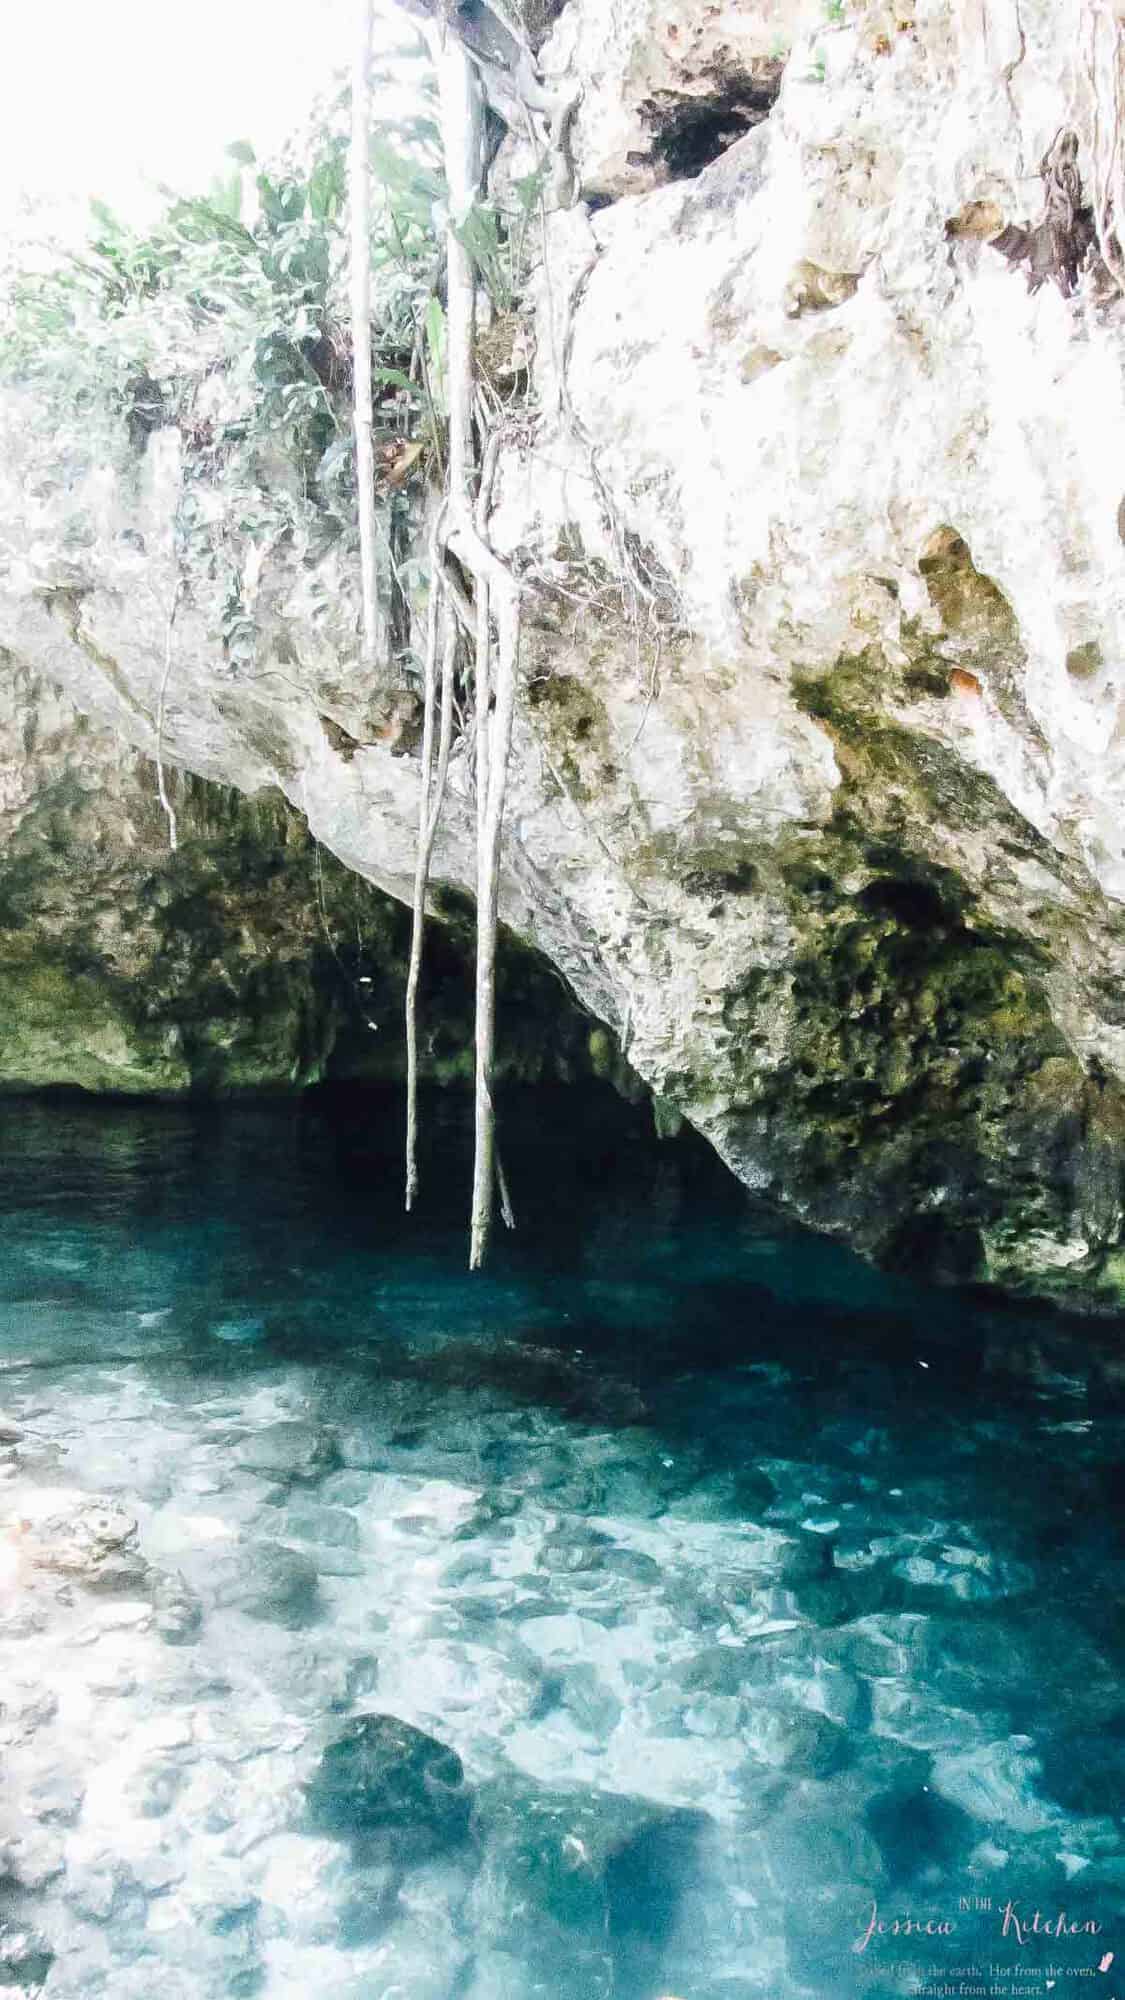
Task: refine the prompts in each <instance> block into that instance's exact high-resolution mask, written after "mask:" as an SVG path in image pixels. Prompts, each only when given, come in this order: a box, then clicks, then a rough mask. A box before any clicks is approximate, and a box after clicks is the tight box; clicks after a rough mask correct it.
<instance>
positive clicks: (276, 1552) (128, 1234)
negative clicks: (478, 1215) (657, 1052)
mask: <svg viewBox="0 0 1125 2000" xmlns="http://www.w3.org/2000/svg"><path fill="white" fill-rule="evenodd" d="M400 1115H401V1114H400V1106H399V1104H398V1103H397V1101H391V1100H389V1099H383V1098H381V1097H370V1098H367V1099H364V1100H358V1101H356V1102H353V1103H351V1104H350V1105H349V1104H344V1103H341V1102H340V1101H339V1100H337V1101H336V1102H335V1103H334V1104H332V1105H323V1104H322V1105H320V1106H316V1105H313V1104H306V1105H305V1106H304V1107H299V1108H294V1107H287V1108H277V1109H269V1110H238V1111H229V1112H225V1113H221V1114H220V1113H215V1112H212V1113H203V1112H192V1111H187V1110H176V1111H171V1110H161V1109H158V1108H154V1107H143V1108H137V1109H128V1110H127V1109H107V1108H104V1107H103V1108H97V1107H92V1106H76V1105H73V1104H64V1103H55V1104H48V1103H44V1102H42V1101H39V1102H36V1103H34V1104H28V1103H16V1102H9V1103H7V1104H5V1105H3V1106H0V1701H2V1704H3V1707H2V1711H0V1744H2V1747H3V1759H4V1762H3V1795H2V1799H0V1870H2V1873H0V1989H3V1988H4V1986H5V1981H6V1982H7V1986H8V1987H10V1988H14V1990H16V1991H17V1992H19V1991H21V1990H22V1991H23V1992H26V1993H32V1992H42V1993H43V1994H44V1995H45V1996H47V2000H62V1996H67V2000H79V1996H81V2000H96V1996H101V1995H104V1996H107V2000H133V1996H136V2000H140V1997H141V1996H145V2000H149V1996H154V1995H159V1996H160V2000H230V1996H235V1995H262V1996H265V2000H303V1996H306V1995H309V1996H316V2000H532V1997H533V1996H548V1995H549V1996H552V2000H599V1996H607V2000H609V1996H613V2000H660V1996H677V2000H802V1996H807V1995H808V1996H817V2000H869V1996H875V1995H880V1996H882V1995H896V1994H910V1993H928V1994H930V1995H934V1996H939V1995H942V1994H943V1993H952V1992H962V1993H976V1992H981V1993H983V1992H989V1993H993V1994H996V1995H1000V1994H1004V1995H1008V1996H1015V1995H1017V1994H1022V1993H1044V1994H1045V1993H1046V1992H1048V1991H1053V1990H1058V1991H1059V1993H1060V1994H1063V1995H1065V1994H1067V1993H1071V1994H1072V1993H1073V1992H1074V1991H1075V1984H1074V1982H1075V1981H1076V1980H1078V1979H1081V1980H1082V1981H1083V1982H1084V1984H1083V1986H1081V1987H1079V1988H1078V1989H1077V1990H1079V1991H1083V1990H1086V1991H1090V1992H1094V1993H1097V1994H1098V1995H1099V1996H1101V2000H1118V1996H1119V1994H1120V1993H1125V1985H1123V1984H1122V1983H1121V1980H1120V1979H1117V1980H1116V1982H1115V1975H1116V1973H1117V1971H1118V1967H1117V1966H1116V1965H1114V1964H1112V1963H1111V1964H1110V1965H1108V1966H1107V1969H1106V1970H1105V1971H1104V1972H1103V1971H1099V1970H1098V1967H1099V1965H1100V1964H1102V1962H1103V1961H1104V1960H1105V1958H1106V1955H1107V1953H1109V1952H1114V1953H1115V1955H1116V1956H1117V1957H1118V1958H1120V1959H1122V1960H1125V1932H1123V1929H1122V1922H1121V1919H1122V1905H1123V1902H1125V1853H1123V1848H1122V1815H1123V1811H1125V1790H1123V1784H1122V1780H1123V1778H1125V1693H1123V1691H1122V1687H1121V1682H1120V1664H1121V1658H1122V1651H1123V1638H1125V1610H1123V1602H1125V1590H1123V1584H1125V1562H1123V1555H1125V1513H1123V1508H1122V1501H1123V1499H1125V1467H1123V1465H1122V1452H1121V1445H1122V1435H1123V1424H1125V1347H1123V1344H1122V1329H1121V1328H1119V1327H1113V1326H1107V1325H1104V1324H1103V1325H1099V1326H1088V1327H1082V1326H1079V1327H1075V1326H1073V1325H1068V1324H1067V1323H1065V1322H1063V1321H1061V1320H1057V1319H1052V1318H1051V1317H1050V1316H1048V1315H1046V1314H1043V1313H1038V1312H1035V1311H1029V1310H1016V1309H1012V1308H1007V1309H1005V1308H1001V1307H998V1306H996V1305H994V1304H993V1305H990V1304H988V1303H985V1302H981V1301H980V1300H976V1299H968V1298H964V1297H958V1296H953V1295H940V1294H932V1293H926V1292H923V1291H920V1290H915V1289H914V1288H913V1287H911V1286H910V1285H909V1284H908V1283H907V1282H905V1281H890V1280H885V1279H882V1278H879V1277H878V1276H876V1275H875V1274H873V1273H872V1272H870V1271H868V1270H866V1269H865V1268H864V1267H862V1266H861V1265H859V1264H857V1263H856V1262H855V1261H854V1260H852V1259H851V1258H849V1257H848V1256H847V1255H846V1254H845V1253H844V1252H842V1251H841V1250H839V1249H837V1248H835V1247H833V1246H831V1245H828V1244H825V1243H823V1242H820V1241H816V1240H809V1239H808V1238H805V1237H804V1236H802V1235H800V1234H798V1233H795V1232H784V1231H782V1230H780V1229H779V1227H778V1225H777V1224H776V1223H773V1222H771V1221H770V1220H769V1219H768V1218H766V1217H763V1216H762V1215H761V1214H759V1213H757V1212H755V1211H754V1210H753V1209H751V1208H750V1207H748V1206H747V1205H746V1203H745V1201H744V1199H743V1197H742V1195H741V1194H740V1192H739V1191H738V1190H737V1189H735V1188H734V1187H733V1186H732V1185H731V1184H730V1182H729V1181H728V1180H727V1179H726V1178H725V1176H723V1174H722V1173H721V1171H720V1170H719V1169H717V1168H716V1167H714V1166H713V1165H712V1164H710V1163H709V1162H708V1161H707V1160H706V1159H705V1158H704V1157H703V1155H702V1153H701V1151H700V1150H699V1149H697V1148H695V1147H694V1146H692V1145H686V1146H684V1145H680V1144H676V1145H673V1146H669V1145H665V1146H660V1145H658V1144H656V1142H654V1141H653V1140H652V1139H651V1138H650V1137H649V1136H648V1134H647V1130H646V1126H645V1121H644V1119H643V1117H641V1116H640V1115H639V1114H631V1113H628V1112H627V1111H625V1110H624V1109H623V1108H622V1107H617V1106H615V1105H613V1104H606V1103H605V1102H603V1101H601V1100H590V1101H586V1100H579V1099H578V1098H576V1097H574V1096H570V1097H565V1096H560V1097H557V1098H556V1097H552V1096H548V1095H543V1094H540V1095H539V1096H537V1097H535V1098H532V1099H530V1100H525V1101H522V1102H520V1103H516V1104H514V1105H513V1106H512V1107H511V1112H510V1116H509V1118H508V1121H507V1126H506V1131H505V1145H506V1151H507V1156H508V1157H507V1165H508V1171H509V1177H510V1179H511V1181H512V1184H513V1191H514V1195H515V1199H516V1203H517V1208H518V1210H519V1213H520V1223H521V1226H520V1229H519V1231H518V1233H517V1235H516V1236H515V1237H514V1238H512V1239H509V1240H504V1241H501V1242H500V1243H499V1244H498V1246H497V1254H496V1257H495V1259H494V1263H493V1266H492V1268H491V1270H490V1271H489V1273H488V1274H487V1275H485V1276H484V1277H478V1278H469V1277H468V1275H467V1274H466V1273H465V1271H464V1268H463V1259H464V1249H465V1241H464V1214H463V1209H464V1194H465V1189H466V1186H467V1159H468V1133H467V1131H466V1129H465V1124H464V1107H462V1106H459V1105H457V1104H454V1103H453V1102H452V1101H450V1100H446V1101H444V1102H442V1103H439V1104H437V1105H431V1106H430V1107H429V1114H428V1140H427V1148H426V1156H425V1161H424V1167H425V1174H426V1192H425V1197H424V1200H423V1204H422V1209H421V1212H420V1213H419V1214H418V1215H417V1216H416V1217H414V1218H412V1219H410V1220H408V1219H407V1218H405V1217H403V1216H402V1214H401V1212H400V1207H399V1179H400V1169H399V1161H398V1144H399V1136H400ZM134 1524H135V1533H134V1532H133V1529H134ZM364 1717H367V1718H382V1720H376V1721H363V1720H362V1718H364ZM387 1718H390V1720H389V1721H388V1720H387ZM403 1725H409V1727H407V1728H404V1727H403ZM439 1746H440V1747H439ZM447 1753H452V1756H450V1755H448V1754H447ZM1009 1903H1010V1904H1011V1910H1010V1911H1009V1915H1008V1925H1007V1935H1004V1912H1005V1906H1006V1905H1008V1904H1009ZM1037 1909H1038V1911H1039V1912H1040V1919H1039V1927H1038V1928H1037V1929H1033V1928H1032V1926H1033V1921H1034V1913H1035V1911H1036V1910H1037ZM1062 1911H1065V1925H1066V1928H1065V1929H1064V1932H1063V1935H1062V1936H1061V1937H1060V1936H1057V1935H1054V1934H1052V1933H1051V1932H1047V1931H1045V1930H1044V1928H1043V1926H1044V1925H1045V1924H1046V1923H1047V1922H1048V1921H1049V1922H1050V1923H1051V1924H1052V1925H1053V1926H1054V1925H1056V1923H1057V1920H1058V1918H1059V1914H1060V1912H1062ZM873 1914H874V1917H875V1920H876V1922H877V1923H881V1924H883V1925H886V1926H888V1927H890V1926H892V1925H893V1924H894V1923H895V1921H896V1920H897V1921H898V1923H899V1925H900V1930H899V1933H898V1934H897V1935H896V1934H895V1932H894V1931H893V1929H891V1928H887V1929H885V1930H882V1931H880V1930H879V1929H877V1928H875V1929H872V1928H871V1925H872V1917H873ZM907 1920H909V1921H910V1922H911V1923H912V1924H913V1925H926V1924H928V1925H929V1926H930V1930H929V1932H928V1933H927V1932H925V1931H923V1932H922V1933H921V1934H920V1935H919V1934H918V1933H917V1932H916V1931H910V1932H906V1931H904V1930H903V1929H902V1928H901V1926H903V1925H904V1924H905V1923H906V1922H907ZM943 1926H944V1927H945V1928H942V1927H943ZM1071 1926H1091V1928H1088V1929H1087V1928H1081V1929H1072V1928H1070V1927H1071ZM865 1939H866V1943H864V1940H865ZM861 1945H862V1946H863V1949H856V1947H857V1946H861ZM1051 1978H1053V1979H1054V1986H1053V1987H1049V1986H1048V1980H1049V1979H1051Z"/></svg>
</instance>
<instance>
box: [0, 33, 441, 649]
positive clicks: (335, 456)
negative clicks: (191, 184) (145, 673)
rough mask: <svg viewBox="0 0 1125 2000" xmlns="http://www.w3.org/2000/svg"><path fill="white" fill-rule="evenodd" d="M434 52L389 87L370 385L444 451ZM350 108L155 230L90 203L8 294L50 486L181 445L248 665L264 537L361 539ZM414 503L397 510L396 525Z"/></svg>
mask: <svg viewBox="0 0 1125 2000" xmlns="http://www.w3.org/2000/svg"><path fill="white" fill-rule="evenodd" d="M421 54H422V45H421V44H419V45H418V46H417V47H416V48H412V49H409V50H396V51H394V52H393V54H392V55H390V56H388V57H387V58H386V65H385V74H384V75H382V76H381V77H379V78H378V79H377V95H378V96H379V97H382V98H383V100H384V101H386V102H389V103H392V104H396V105H398V104H401V105H402V106H403V107H404V109H403V112H402V114H401V115H399V116H392V117H389V118H388V119H387V120H386V122H385V123H383V124H381V125H379V126H377V128H376V129H375V131H374V132H373V134H372V163H373V166H374V169H375V174H376V179H377V185H378V187H379V188H380V189H381V198H380V199H377V200H376V201H375V202H374V203H373V226H372V242H371V262H372V304H373V349H374V351H373V372H374V379H375V382H376V385H377V387H376V403H377V408H376V413H375V414H376V426H377V434H378V435H379V436H380V437H381V439H382V441H383V442H384V443H385V444H386V445H387V446H388V448H390V447H392V446H393V445H394V444H395V442H396V441H397V440H400V439H401V440H406V441H415V442H417V441H418V440H419V439H420V440H422V442H423V443H424V444H425V446H426V447H427V450H432V451H433V452H435V453H437V454H439V455H440V450H441V440H440V435H439V432H440V423H441V416H442V411H443V397H442V393H441V372H442V363H443V348H444V320H443V314H442V309H441V305H440V299H439V282H440V258H439V251H438V239H437V233H436V229H435V220H434V209H435V205H436V204H438V203H440V201H441V200H442V198H443V196H444V183H443V179H442V173H441V145H440V134H439V131H438V127H437V124H436V121H435V120H434V119H433V117H432V116H431V115H430V110H429V102H428V95H429V91H430V88H431V85H430V83H429V80H428V79H429V72H428V68H427V69H425V70H423V67H422V63H421V61H420V57H421ZM348 112H349V106H348V93H347V90H346V89H344V88H341V89H340V90H338V91H337V92H336V93H335V94H334V95H333V96H332V97H331V98H330V99H329V100H328V101H327V102H326V103H324V104H322V105H321V106H320V107H318V109H317V112H316V114H315V116H314V119H313V120H312V122H311V125H310V130H309V132H308V134H307V135H306V137H305V138H304V140H303V141H302V142H300V143H297V144H294V145H292V146H291V147H290V148H288V149H287V152H286V153H285V155H284V156H283V157H282V158H281V160H280V161H278V162H276V163H270V164H260V163H259V162H258V161H257V159H256V158H255V155H254V152H253V150H252V148H251V147H250V146H249V145H248V144H246V143H245V142H239V143H237V144H235V145H234V146H232V147H231V148H230V149H229V155H230V161H231V166H230V170H229V172H228V173H226V174H224V176H223V177H222V178H220V179H219V180H217V181H216V182H215V183H213V185H212V186H211V188H210V189H209V191H208V193H207V194H206V195H205V196H202V197H195V198H191V199H184V198H175V197H172V196H170V197H169V201H168V206H167V209H166V210H165V212H164V214H163V215H162V216H161V218H160V220H159V221H158V222H157V223H156V224H155V225H154V226H152V227H150V228H148V229H144V230H139V229H136V228H134V227H133V226H131V225H130V224H129V223H127V222H125V221H123V220H122V219H121V218H120V217H118V216H117V215H115V214H113V213H112V212H111V211H110V210H109V209H108V208H107V207H106V206H105V205H104V204H102V203H99V202H94V203H92V204H91V227H90V236H89V241H88V242H87V243H85V244H83V245H82V246H81V248H80V249H78V250H77V251H76V250H74V249H73V248H72V247H69V246H63V247H59V246H57V245H55V246H51V247H50V248H49V249H48V250H47V251H46V253H40V255H39V256H38V257H37V259H36V260H35V263H36V264H37V266H38V268H31V269H27V268H25V269H23V270H20V271H16V272H15V273H13V274H12V275H11V276H10V278H9V280H8V282H7V284H6V285H5V287H4V288H3V296H2V298H0V373H2V375H3V376H4V377H6V378H7V379H8V381H9V382H14V383H15V384H17V385H19V386H20V387H21V388H23V389H25V390H27V391H30V392H31V396H32V399H33V407H34V408H35V409H36V411H37V413H38V414H37V424H38V427H39V428H40V429H41V432H42V458H43V461H44V472H45V475H46V476H48V477H49V476H51V472H52V469H53V472H54V474H55V475H57V477H58V479H59V480H60V481H65V479H66V477H67V474H68V467H71V466H75V465H78V464H80V463H82V462H85V463H86V464H87V465H91V464H93V465H97V464H99V463H100V464H111V465H116V466H117V467H118V469H119V470H124V469H127V467H128V464H129V462H130V457H131V456H132V457H133V458H135V456H136V454H137V451H138V448H139V447H140V446H142V445H143V444H144V443H145V441H146V440H147V438H148V437H149V436H150V435H151V434H152V433H155V432H157V431H161V430H164V429H166V428H167V427H169V426H174V427H176V428H177V429H178V431H179V433H180V437H181V439H182V442H183V466H184V478H183V481H182V486H181V497H180V502H179V506H178V510H177V515H176V519H175V522H174V524H173V532H174V539H175V544H176V549H177V553H178V555H179V557H180V560H181V562H182V563H183V564H184V565H185V567H188V566H190V568H191V571H192V572H193V574H194V575H196V576H198V575H200V574H201V573H206V574H209V576H210V577H211V579H212V582H213V584H214V586H215V591H216V595H217V598H218V601H219V602H220V603H221V604H222V606H223V610H222V627H223V635H224V639H225V641H226V651H227V656H228V659H229V662H230V664H231V667H232V668H234V669H237V668H238V667H239V666H240V665H242V664H245V663H246V662H247V661H248V660H249V658H250V657H251V655H252V652H253V647H254V639H255V635H254V627H253V620H252V618H250V617H248V616H247V615H246V613H245V612H244V610H243V607H242V604H241V581H240V580H241V577H242V574H243V571H244V568H245V560H246V546H247V543H248V542H251V543H257V544H259V545H261V544H269V543H276V542H277V541H279V540H280V539H282V538H284V539H285V540H286V542H287V544H288V545H289V546H290V547H296V548H297V549H298V550H300V549H307V550H308V551H309V553H310V554H311V555H316V554H317V553H318V552H322V551H323V548H324V547H325V546H326V544H327V543H328V542H329V541H331V540H333V539H335V538H336V537H339V536H341V535H343V536H346V537H350V536H351V535H353V534H354V532H355V506H354V483H355V468H354V445H353V435H352V424H351V415H350V402H351V390H352V347H351V328H350V325H349V323H348V311H347V275H348V273H347V265H348V253H349V243H348V231H347V216H346V195H347V147H348ZM414 456H415V462H416V463H417V464H418V466H419V470H424V467H425V462H426V454H424V453H422V452H416V453H415V455H414ZM403 504H405V503H404V501H403V499H402V496H401V495H397V496H396V495H393V494H392V495H391V496H390V498H389V500H388V509H387V511H388V512H389V511H393V509H394V508H395V507H396V506H399V507H401V506H402V505H403ZM388 532H389V527H388Z"/></svg>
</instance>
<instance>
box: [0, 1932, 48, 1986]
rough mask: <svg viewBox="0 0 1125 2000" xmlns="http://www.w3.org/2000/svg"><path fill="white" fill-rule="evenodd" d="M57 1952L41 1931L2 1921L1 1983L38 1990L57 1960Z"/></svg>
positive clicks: (2, 1984) (0, 1947)
mask: <svg viewBox="0 0 1125 2000" xmlns="http://www.w3.org/2000/svg"><path fill="white" fill-rule="evenodd" d="M54 1959H55V1954H54V1952H53V1950H52V1949H51V1946H50V1945H49V1944H48V1942H47V1940H46V1938H45V1937H44V1936H43V1934H42V1932H41V1931H37V1930H22V1929H20V1928H19V1927H18V1926H17V1925H15V1924H9V1923H3V1922H0V1986H18V1987H21V1988H22V1989H23V1990H24V1992H37V1991H39V1990H40V1989H41V1988H42V1986H43V1984H44V1982H45V1981H46V1978H47V1975H48V1973H49V1972H50V1970H51V1966H52V1965H53V1963H54Z"/></svg>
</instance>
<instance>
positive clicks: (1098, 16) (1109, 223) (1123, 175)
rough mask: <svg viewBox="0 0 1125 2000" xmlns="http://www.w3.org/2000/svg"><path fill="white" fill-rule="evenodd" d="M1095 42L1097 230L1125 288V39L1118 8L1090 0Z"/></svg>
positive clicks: (1090, 78) (1090, 73) (1090, 71)
mask: <svg viewBox="0 0 1125 2000" xmlns="http://www.w3.org/2000/svg"><path fill="white" fill-rule="evenodd" d="M1085 11H1086V12H1087V13H1088V15H1089V23H1090V44H1089V55H1088V58H1087V76H1086V81H1087V83H1088V85H1089V89H1090V92H1091V96H1092V99H1093V115H1092V120H1091V127H1092V136H1091V142H1090V148H1091V152H1092V155H1093V163H1094V165H1093V177H1092V181H1093V184H1092V190H1091V192H1092V203H1093V211H1094V229H1095V231H1096V233H1097V239H1098V249H1099V251H1100V253H1101V258H1102V262H1103V263H1104V264H1105V266H1106V269H1107V270H1108V271H1109V273H1110V275H1111V276H1112V278H1113V279H1114V281H1115V283H1116V285H1117V287H1118V290H1119V291H1122V292H1125V245H1123V244H1122V241H1121V237H1120V234H1119V231H1120V230H1121V229H1122V227H1125V148H1123V145H1122V129H1121V128H1122V124H1123V123H1125V39H1123V36H1122V24H1121V22H1120V20H1119V19H1118V18H1117V13H1116V10H1115V8H1113V7H1112V6H1105V5H1101V4H1098V0H1086V6H1085Z"/></svg>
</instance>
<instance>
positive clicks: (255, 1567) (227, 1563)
mask: <svg viewBox="0 0 1125 2000" xmlns="http://www.w3.org/2000/svg"><path fill="white" fill-rule="evenodd" d="M207 1587H208V1594H209V1595H210V1596H211V1597H213V1599H214V1601H215V1603H216V1604H219V1605H222V1606H224V1607H228V1608H230V1609H233V1610H236V1611H243V1612H245V1613H246V1615H247V1617H248V1618H260V1619H264V1620H266V1621H268V1622H270V1623H272V1624H275V1625H286V1626H290V1627H297V1626H301V1625H306V1624H308V1623H309V1621H310V1619H312V1618H314V1617H315V1616H316V1615H317V1611H318V1608H319V1605H318V1592H317V1567H316V1564H315V1563H314V1562H312V1561H311V1560H310V1559H309V1557H308V1556H306V1555H302V1554H301V1552H300V1550H298V1549H291V1548H289V1547H288V1546H287V1545H286V1544H285V1543H284V1542H266V1541H260V1542H243V1543H239V1544H238V1546H237V1547H235V1548H233V1549H221V1550H219V1551H217V1552H216V1554H215V1556H214V1559H213V1561H212V1562H211V1564H210V1565H209V1568H208V1575H207Z"/></svg>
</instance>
